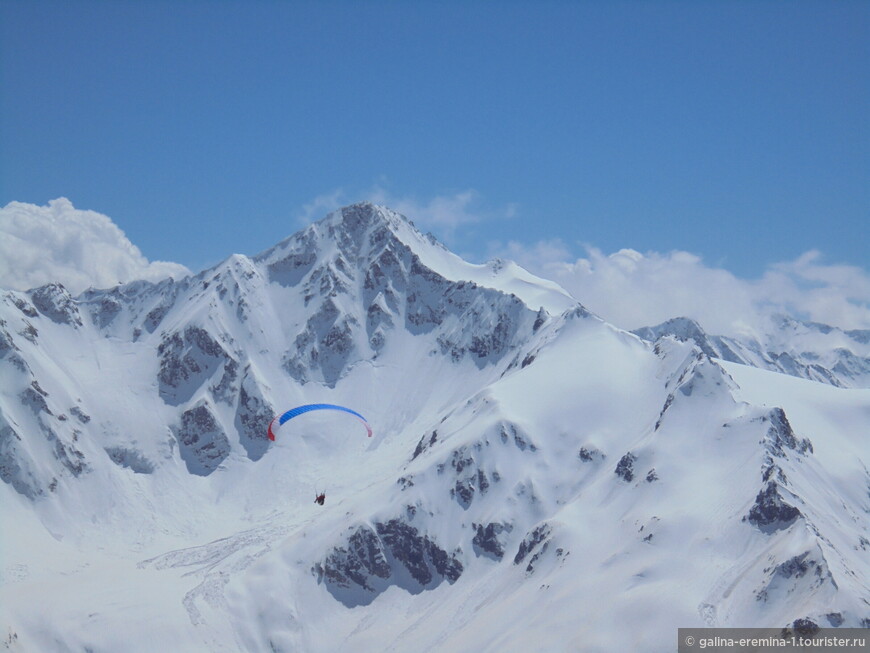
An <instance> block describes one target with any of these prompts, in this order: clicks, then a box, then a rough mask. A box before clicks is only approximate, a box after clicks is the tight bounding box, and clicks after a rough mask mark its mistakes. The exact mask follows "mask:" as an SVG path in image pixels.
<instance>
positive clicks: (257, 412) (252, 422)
mask: <svg viewBox="0 0 870 653" xmlns="http://www.w3.org/2000/svg"><path fill="white" fill-rule="evenodd" d="M273 413H274V411H273V410H272V407H271V405H270V404H269V403H268V402H267V401H266V400H265V399H264V398H263V392H262V389H261V386H260V383H259V382H258V381H257V380H256V379H255V378H254V376H253V373H252V372H251V370H250V368H248V369H246V370H245V376H244V378H243V379H242V383H241V388H240V389H239V403H238V407H237V408H236V419H235V426H236V430H237V431H238V433H239V441H240V442H241V443H242V446H243V447H244V448H245V451H246V452H247V453H248V458H250V459H251V460H259V459H260V458H262V457H263V455H264V454H265V453H266V451H267V450H268V448H269V436H268V433H267V431H268V428H269V422H271V421H272V415H273Z"/></svg>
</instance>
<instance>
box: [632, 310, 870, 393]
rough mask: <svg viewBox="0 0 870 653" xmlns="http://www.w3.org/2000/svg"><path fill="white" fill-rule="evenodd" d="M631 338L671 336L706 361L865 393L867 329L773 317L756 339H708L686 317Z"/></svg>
mask: <svg viewBox="0 0 870 653" xmlns="http://www.w3.org/2000/svg"><path fill="white" fill-rule="evenodd" d="M633 333H635V334H637V335H638V336H640V337H641V338H644V339H645V340H649V341H650V342H655V341H657V340H658V339H659V338H662V337H674V338H677V339H678V340H682V341H692V342H694V343H695V344H696V345H697V346H698V347H699V348H700V349H701V351H703V352H704V353H705V354H706V355H707V356H710V357H711V358H719V359H722V360H724V361H730V362H732V363H741V364H743V365H751V366H752V367H759V368H761V369H766V370H772V371H774V372H782V373H784V374H790V375H791V376H797V377H800V378H804V379H810V380H812V381H821V382H822V383H830V384H831V385H835V386H839V387H842V388H870V330H867V329H853V330H848V331H846V330H843V329H839V328H837V327H832V326H828V325H827V324H819V323H817V322H802V321H800V320H796V319H794V318H792V317H789V316H787V315H774V316H772V317H771V325H770V328H769V330H768V331H767V332H765V333H762V334H759V335H758V336H745V337H739V338H735V337H727V336H712V335H708V334H707V333H706V332H705V331H704V329H703V328H701V325H700V324H698V323H697V322H695V321H694V320H691V319H689V318H685V317H679V318H674V319H671V320H668V321H667V322H663V323H662V324H659V325H656V326H653V327H644V328H642V329H636V330H635V331H633Z"/></svg>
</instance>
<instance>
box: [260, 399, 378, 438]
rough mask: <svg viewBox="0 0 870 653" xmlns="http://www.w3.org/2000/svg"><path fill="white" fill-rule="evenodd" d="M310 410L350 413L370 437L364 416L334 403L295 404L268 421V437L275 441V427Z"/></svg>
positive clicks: (370, 432)
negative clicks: (294, 406) (295, 405)
mask: <svg viewBox="0 0 870 653" xmlns="http://www.w3.org/2000/svg"><path fill="white" fill-rule="evenodd" d="M312 410H343V411H344V412H346V413H350V414H351V415H353V416H354V417H356V418H357V419H358V420H360V421H361V422H362V423H363V426H365V427H366V432H367V433H368V435H369V437H372V427H371V426H369V423H368V421H366V418H365V417H363V416H362V415H360V414H359V413H358V412H356V411H355V410H351V409H350V408H345V407H344V406H337V405H336V404H306V405H304V406H297V407H296V408H291V409H290V410H288V411H287V412H286V413H284V414H283V415H279V416H277V417H275V419H273V420H272V421H271V422H269V439H270V440H272V441H273V442H274V441H275V428H277V427H278V426H280V425H281V424H284V422H286V421H287V420H291V419H293V418H294V417H298V416H299V415H302V414H303V413H307V412H309V411H312Z"/></svg>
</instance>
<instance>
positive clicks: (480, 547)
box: [472, 522, 513, 560]
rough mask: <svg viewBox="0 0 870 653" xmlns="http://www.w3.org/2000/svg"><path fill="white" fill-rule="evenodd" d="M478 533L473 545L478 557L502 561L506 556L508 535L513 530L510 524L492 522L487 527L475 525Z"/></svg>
mask: <svg viewBox="0 0 870 653" xmlns="http://www.w3.org/2000/svg"><path fill="white" fill-rule="evenodd" d="M474 527H475V529H476V531H477V532H476V533H475V535H474V539H473V540H472V544H473V545H474V552H475V554H477V555H478V556H486V557H489V558H492V559H493V560H501V559H502V558H503V557H504V554H505V539H506V535H507V534H509V533H510V532H511V531H512V530H513V525H512V524H510V523H500V522H490V523H489V524H487V525H486V526H483V525H482V524H475V525H474Z"/></svg>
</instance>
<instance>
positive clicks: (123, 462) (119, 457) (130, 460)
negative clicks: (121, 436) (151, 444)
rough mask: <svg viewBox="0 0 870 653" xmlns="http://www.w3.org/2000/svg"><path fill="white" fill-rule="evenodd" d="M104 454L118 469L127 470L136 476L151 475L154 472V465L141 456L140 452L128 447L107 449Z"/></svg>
mask: <svg viewBox="0 0 870 653" xmlns="http://www.w3.org/2000/svg"><path fill="white" fill-rule="evenodd" d="M106 454H107V455H108V456H109V458H111V459H112V462H113V463H115V464H116V465H118V466H119V467H124V468H126V469H129V470H131V471H133V472H135V473H136V474H151V473H152V472H153V471H154V463H152V462H151V461H150V460H148V458H146V457H145V456H144V454H142V452H141V451H137V450H136V449H132V448H129V447H107V448H106Z"/></svg>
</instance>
